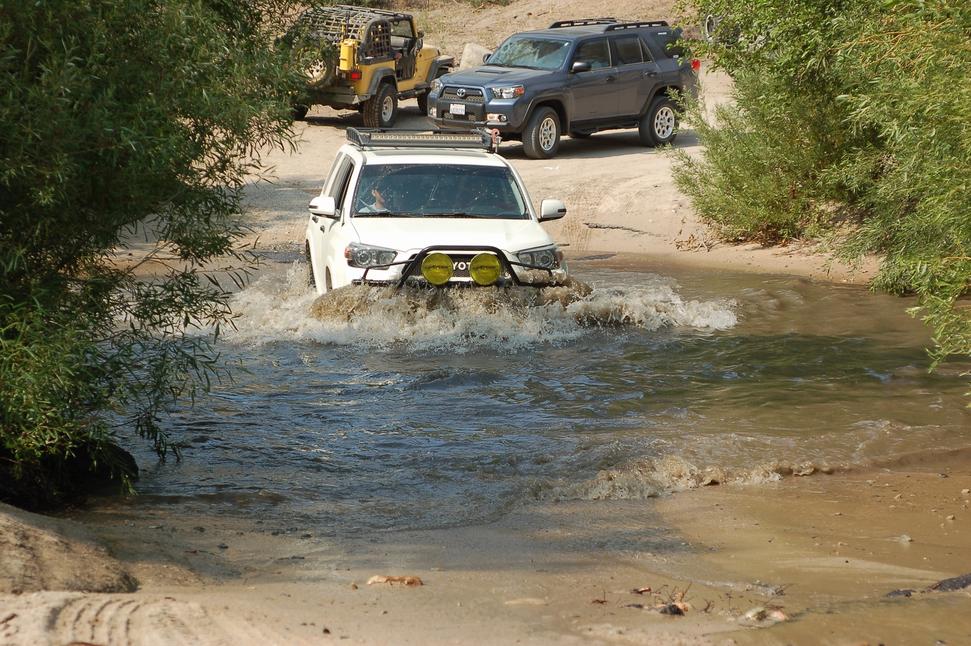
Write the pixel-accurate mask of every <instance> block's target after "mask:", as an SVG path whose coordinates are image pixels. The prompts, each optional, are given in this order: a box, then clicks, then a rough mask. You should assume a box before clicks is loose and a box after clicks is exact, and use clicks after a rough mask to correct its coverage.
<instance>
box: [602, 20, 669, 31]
mask: <svg viewBox="0 0 971 646" xmlns="http://www.w3.org/2000/svg"><path fill="white" fill-rule="evenodd" d="M667 26H668V21H667V20H643V21H638V22H619V23H616V24H613V25H610V26H608V27H607V28H606V29H605V30H604V31H619V30H621V29H640V28H641V27H667Z"/></svg>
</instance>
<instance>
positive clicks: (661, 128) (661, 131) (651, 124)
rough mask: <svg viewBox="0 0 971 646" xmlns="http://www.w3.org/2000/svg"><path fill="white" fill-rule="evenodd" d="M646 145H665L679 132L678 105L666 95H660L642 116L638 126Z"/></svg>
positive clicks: (643, 142) (642, 140) (642, 141)
mask: <svg viewBox="0 0 971 646" xmlns="http://www.w3.org/2000/svg"><path fill="white" fill-rule="evenodd" d="M637 131H638V134H639V135H640V139H641V143H642V144H643V145H645V146H654V147H657V146H664V145H666V144H669V143H671V142H672V141H674V138H675V136H677V134H678V106H677V105H675V103H674V101H672V100H671V99H669V98H668V97H666V96H661V97H658V98H657V99H655V100H654V102H653V103H651V107H650V108H648V109H647V112H646V113H645V114H644V116H643V117H641V121H640V123H639V124H638V128H637Z"/></svg>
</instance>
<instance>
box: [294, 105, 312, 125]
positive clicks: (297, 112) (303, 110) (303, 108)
mask: <svg viewBox="0 0 971 646" xmlns="http://www.w3.org/2000/svg"><path fill="white" fill-rule="evenodd" d="M308 112H310V106H309V105H294V106H293V120H294V121H303V120H304V119H306V118H307V113H308Z"/></svg>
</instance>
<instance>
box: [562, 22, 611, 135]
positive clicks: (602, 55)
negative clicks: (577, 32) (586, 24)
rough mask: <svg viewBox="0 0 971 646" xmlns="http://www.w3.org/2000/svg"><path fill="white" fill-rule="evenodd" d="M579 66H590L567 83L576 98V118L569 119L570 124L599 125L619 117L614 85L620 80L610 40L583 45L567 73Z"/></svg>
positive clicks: (585, 42) (593, 40) (595, 39)
mask: <svg viewBox="0 0 971 646" xmlns="http://www.w3.org/2000/svg"><path fill="white" fill-rule="evenodd" d="M578 62H584V63H589V65H590V71H589V72H577V73H576V74H570V80H569V81H568V83H569V87H570V91H571V93H572V94H573V114H571V115H570V121H571V122H572V123H577V122H582V121H596V120H598V119H605V118H608V117H611V116H613V115H614V114H616V110H617V104H616V100H615V97H614V96H613V93H614V86H613V83H614V82H615V81H616V80H617V76H616V70H615V69H614V68H613V67H612V66H611V60H610V47H609V46H608V45H607V38H606V37H601V38H593V39H590V40H584V41H580V43H579V44H577V47H576V49H575V50H574V52H573V58H572V59H571V60H570V64H569V67H568V68H567V69H571V68H572V67H573V64H574V63H578ZM564 125H565V124H564Z"/></svg>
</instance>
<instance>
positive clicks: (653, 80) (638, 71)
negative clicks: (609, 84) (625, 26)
mask: <svg viewBox="0 0 971 646" xmlns="http://www.w3.org/2000/svg"><path fill="white" fill-rule="evenodd" d="M610 53H611V56H612V57H613V60H614V61H615V63H616V68H617V72H616V75H617V80H616V81H614V85H615V87H616V90H615V95H616V97H617V114H618V115H621V116H630V115H639V114H640V113H641V111H643V110H644V109H645V107H646V105H647V101H648V100H649V99H650V98H651V97H652V96H654V90H655V88H656V87H657V85H658V82H659V81H660V78H661V74H660V68H658V65H657V63H655V62H654V60H653V59H652V58H651V53H650V51H649V50H648V49H647V46H646V45H644V44H643V43H642V42H641V39H640V37H639V36H638V35H637V34H630V33H628V34H621V35H618V36H614V37H611V38H610Z"/></svg>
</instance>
